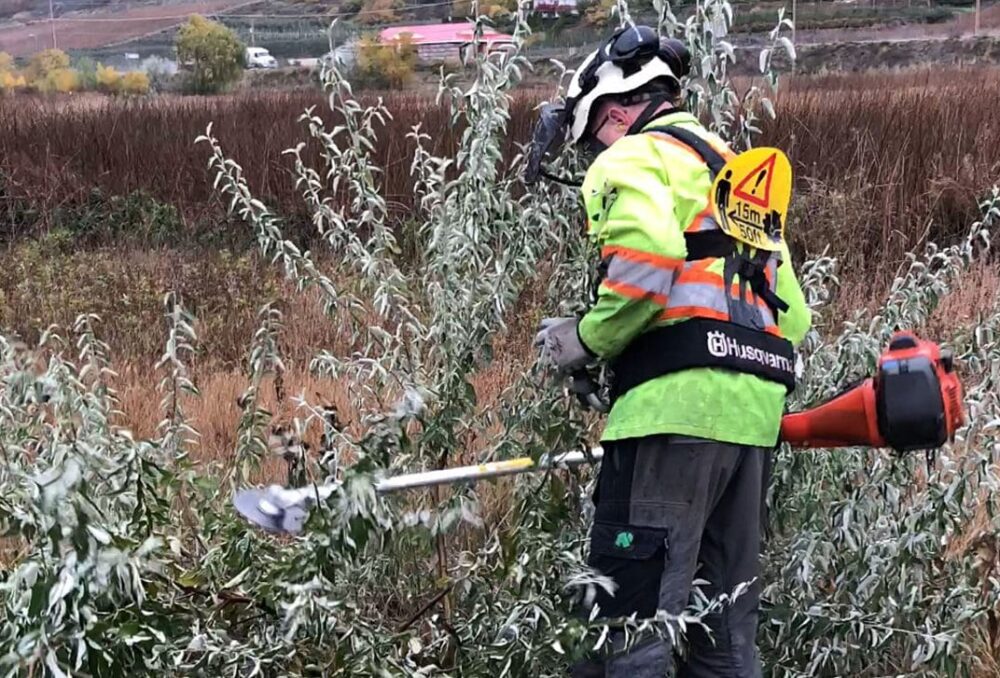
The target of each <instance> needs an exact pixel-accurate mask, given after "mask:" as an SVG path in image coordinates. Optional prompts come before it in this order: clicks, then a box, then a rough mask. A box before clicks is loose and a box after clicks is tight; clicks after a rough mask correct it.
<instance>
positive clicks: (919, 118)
mask: <svg viewBox="0 0 1000 678" xmlns="http://www.w3.org/2000/svg"><path fill="white" fill-rule="evenodd" d="M371 96H375V95H374V94H373V95H371ZM540 96H541V95H540V94H539V93H538V92H532V91H526V92H523V93H522V94H521V95H520V96H519V97H518V99H517V101H516V103H515V105H514V107H513V110H512V121H511V125H510V136H509V139H508V142H507V145H506V149H505V150H506V153H507V157H511V156H512V155H513V154H514V153H515V152H516V149H517V144H518V143H519V142H524V141H525V140H526V139H527V138H528V136H529V135H530V129H531V126H532V122H533V111H532V108H533V106H534V104H535V102H537V101H538V100H539V98H540ZM385 97H386V100H387V102H388V106H389V108H390V110H391V111H393V119H392V120H390V121H389V122H388V123H387V125H386V129H385V130H384V132H383V133H382V135H381V143H380V144H379V147H378V149H377V154H376V160H377V161H378V162H379V163H380V164H381V165H382V167H384V170H385V172H384V177H383V180H384V183H385V186H386V187H387V195H388V196H389V200H390V207H391V208H392V209H393V211H394V214H395V216H396V217H397V218H398V220H399V222H400V223H404V222H405V221H406V219H407V218H408V215H409V213H410V207H411V203H412V194H411V187H412V181H411V178H410V176H409V167H410V157H411V151H412V146H411V144H410V142H408V140H407V139H406V134H407V133H408V132H409V131H410V130H411V129H412V128H413V126H414V125H417V124H420V125H421V126H422V127H423V129H424V130H426V131H429V132H430V133H431V134H432V136H433V146H434V148H432V149H431V150H432V151H433V152H436V153H445V154H447V153H448V152H450V150H451V148H452V146H453V144H454V142H455V139H456V135H457V134H458V132H459V130H455V129H452V128H451V126H450V125H449V124H448V121H447V119H446V115H445V113H444V111H443V110H442V109H441V108H439V107H438V106H436V105H435V104H434V101H433V99H432V98H430V97H429V96H427V95H424V94H418V93H406V92H390V93H387V94H386V95H385ZM321 104H322V98H321V95H320V94H319V93H318V92H314V91H309V90H303V91H290V92H266V93H243V94H238V95H234V96H229V97H215V98H173V97H162V98H157V99H149V100H142V101H132V102H121V101H108V100H101V101H95V100H85V102H84V103H81V104H77V103H72V102H70V101H67V100H66V99H38V98H26V97H11V98H7V99H0V215H5V216H6V218H5V219H3V222H5V223H3V224H2V227H3V230H2V232H0V235H3V236H5V237H7V238H8V239H10V238H11V237H16V236H17V235H18V234H19V233H21V232H23V230H24V229H38V228H42V229H44V228H46V227H48V226H51V224H52V215H53V214H54V213H55V212H56V211H57V209H58V208H59V207H60V206H66V205H72V204H74V203H79V202H81V201H84V200H85V199H86V198H87V196H88V195H89V193H90V191H91V190H92V189H93V188H95V187H97V188H100V189H101V190H102V191H103V192H104V193H105V194H107V195H125V194H128V193H131V192H134V191H139V190H143V191H147V192H149V193H151V194H152V195H154V196H155V197H156V198H158V199H159V200H161V201H163V202H166V203H169V204H171V205H175V206H176V207H177V208H179V210H180V212H181V214H182V215H183V216H184V218H185V223H186V224H187V228H189V229H192V230H197V229H198V228H204V225H205V224H206V223H216V222H218V221H220V220H221V219H222V218H223V217H222V214H223V210H222V207H223V206H222V205H220V204H218V202H217V200H216V199H215V198H213V197H212V193H211V190H210V188H211V187H210V185H209V182H208V181H207V180H206V172H205V168H204V162H205V157H204V155H203V153H202V152H201V150H200V149H197V148H195V147H194V146H193V144H192V140H193V139H194V138H195V137H196V136H197V135H198V134H199V133H201V132H202V131H203V130H204V128H205V126H206V125H207V124H208V123H209V122H210V121H214V129H215V132H216V134H217V136H218V137H219V139H220V140H221V141H222V143H223V144H224V145H225V147H226V148H227V149H229V151H230V152H231V153H232V156H233V157H234V159H236V160H237V161H238V162H240V163H241V164H242V165H243V167H244V168H245V170H246V172H247V175H248V180H249V183H250V186H251V187H252V188H253V189H254V190H255V192H256V193H257V194H258V195H261V196H264V197H265V198H266V199H268V200H269V201H270V202H271V203H272V204H273V205H274V206H275V207H277V208H278V209H279V210H280V211H282V212H283V213H285V214H290V215H292V216H301V215H302V208H301V201H300V200H299V199H298V196H297V195H296V192H295V187H294V183H293V181H292V179H291V176H290V162H289V159H288V158H286V157H283V156H282V155H281V154H280V152H281V150H283V149H285V148H288V147H289V146H292V145H294V144H295V143H297V141H298V140H300V139H301V138H302V136H301V129H300V127H299V125H298V124H297V123H296V121H295V119H296V117H297V116H298V115H299V114H300V113H301V112H302V111H303V110H304V109H305V108H306V107H308V106H312V105H316V106H319V108H318V110H324V109H323V107H322V106H321ZM777 108H778V117H777V119H776V120H775V121H772V122H768V123H766V124H765V125H764V129H763V135H762V137H761V142H762V143H764V144H769V145H775V146H779V147H781V148H783V149H785V150H786V152H788V154H789V156H790V157H791V159H792V161H793V163H794V167H795V172H796V183H797V187H796V194H797V196H798V197H799V202H798V204H797V210H796V217H797V218H796V220H795V222H794V223H795V227H794V231H793V232H794V236H795V238H794V239H795V242H796V245H797V246H798V247H799V248H800V249H804V250H808V251H817V250H819V249H821V248H822V247H824V246H826V245H830V246H831V247H832V248H833V251H834V253H848V252H849V253H850V254H851V256H852V257H854V260H855V261H856V262H858V263H859V264H861V265H863V266H868V265H869V263H870V262H872V261H876V260H877V261H878V262H879V263H880V265H882V264H883V263H884V262H885V260H887V259H888V260H889V261H898V260H899V259H900V258H901V255H902V254H903V253H904V252H905V251H907V250H909V249H911V248H912V247H914V246H915V245H916V244H918V243H919V242H921V241H922V240H924V239H925V238H927V237H932V238H935V239H937V240H938V241H940V242H947V241H949V239H951V238H953V237H954V236H956V235H958V234H961V233H962V232H963V230H964V228H965V226H966V225H967V224H968V223H970V222H971V221H972V220H973V219H974V218H975V217H976V197H977V196H979V195H980V194H981V193H982V191H983V190H984V189H985V188H986V187H987V186H989V185H991V184H992V183H993V182H994V181H995V180H996V178H997V176H998V175H1000V161H998V159H997V156H996V152H995V149H997V148H1000V70H997V69H987V68H968V69H947V70H911V71H905V72H894V73H879V72H874V73H868V74H838V75H823V76H810V77H796V78H791V79H790V80H789V81H788V82H787V85H786V86H785V88H784V89H783V90H782V92H781V94H780V96H779V97H778V100H777ZM325 114H326V113H324V115H325ZM315 152H316V149H312V153H315ZM26 205H27V206H28V207H29V208H30V210H29V211H30V212H31V214H30V218H29V217H26V216H25V211H26V207H25V206H26ZM293 221H294V220H293ZM931 224H933V227H931V226H930V225H931ZM304 230H308V229H307V228H306V229H304ZM292 232H293V233H295V229H292ZM848 246H849V249H848ZM859 250H860V251H859Z"/></svg>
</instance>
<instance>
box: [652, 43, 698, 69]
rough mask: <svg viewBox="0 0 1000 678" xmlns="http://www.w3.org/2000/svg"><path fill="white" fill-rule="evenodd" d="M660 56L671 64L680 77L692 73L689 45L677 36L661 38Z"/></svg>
mask: <svg viewBox="0 0 1000 678" xmlns="http://www.w3.org/2000/svg"><path fill="white" fill-rule="evenodd" d="M658 56H659V57H660V58H661V59H663V60H664V61H665V62H666V63H667V65H668V66H670V70H671V71H673V72H674V75H676V76H677V78H678V79H680V78H683V77H684V76H686V75H688V74H690V73H691V53H690V52H689V51H688V48H687V45H685V44H684V43H683V42H681V41H680V40H678V39H677V38H661V39H660V51H659V54H658Z"/></svg>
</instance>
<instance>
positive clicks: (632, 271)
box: [607, 256, 674, 297]
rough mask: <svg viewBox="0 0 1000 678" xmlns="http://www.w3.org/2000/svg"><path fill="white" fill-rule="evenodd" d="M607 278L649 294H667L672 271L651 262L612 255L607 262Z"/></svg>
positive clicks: (672, 279) (670, 283) (672, 276)
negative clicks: (609, 261) (646, 262)
mask: <svg viewBox="0 0 1000 678" xmlns="http://www.w3.org/2000/svg"><path fill="white" fill-rule="evenodd" d="M607 277H608V280H609V281H610V282H616V283H624V284H626V285H631V286H632V287H637V288H639V289H641V290H643V291H645V292H649V293H650V294H657V295H661V296H664V297H667V296H669V294H670V287H671V285H673V282H674V272H673V271H671V270H667V269H664V268H657V267H656V266H653V265H651V264H644V263H642V262H639V261H630V260H628V259H622V258H621V257H618V256H616V257H612V258H611V263H610V264H608V276H607Z"/></svg>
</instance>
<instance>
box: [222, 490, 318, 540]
mask: <svg viewBox="0 0 1000 678" xmlns="http://www.w3.org/2000/svg"><path fill="white" fill-rule="evenodd" d="M289 495H291V496H289ZM302 504H303V503H302V501H301V497H300V496H297V493H295V492H292V493H289V492H288V491H287V490H285V489H283V488H281V487H280V486H278V485H271V486H270V487H266V488H254V489H251V490H243V491H241V492H237V493H236V496H234V497H233V505H234V506H235V507H236V510H237V511H239V512H240V513H241V514H242V515H243V517H244V518H246V519H247V520H249V521H250V522H251V523H253V524H254V525H258V526H260V527H262V528H264V529H265V530H267V531H268V532H277V533H284V534H296V533H298V532H301V531H302V524H303V523H305V521H306V516H307V515H308V512H307V511H306V509H305V507H304V506H303V505H302Z"/></svg>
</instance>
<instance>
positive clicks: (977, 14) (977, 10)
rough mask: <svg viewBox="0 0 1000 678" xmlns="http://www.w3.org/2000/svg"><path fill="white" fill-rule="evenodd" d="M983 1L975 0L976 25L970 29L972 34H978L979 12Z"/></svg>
mask: <svg viewBox="0 0 1000 678" xmlns="http://www.w3.org/2000/svg"><path fill="white" fill-rule="evenodd" d="M982 7H983V3H982V0H976V27H975V29H974V30H973V31H972V34H973V35H979V12H980V10H982Z"/></svg>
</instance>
